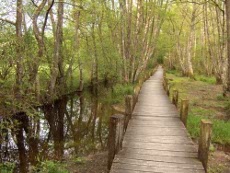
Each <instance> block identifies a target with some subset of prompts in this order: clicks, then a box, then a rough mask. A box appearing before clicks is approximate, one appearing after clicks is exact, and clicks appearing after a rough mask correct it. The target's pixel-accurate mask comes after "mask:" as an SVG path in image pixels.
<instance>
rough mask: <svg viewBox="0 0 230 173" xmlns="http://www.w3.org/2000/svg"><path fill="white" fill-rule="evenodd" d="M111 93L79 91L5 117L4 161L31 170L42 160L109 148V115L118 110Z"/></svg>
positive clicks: (1, 130)
mask: <svg viewBox="0 0 230 173" xmlns="http://www.w3.org/2000/svg"><path fill="white" fill-rule="evenodd" d="M108 93H110V92H104V93H103V94H98V95H100V97H98V96H95V94H91V93H90V92H88V91H86V92H76V93H72V94H70V95H66V96H63V97H62V98H60V99H59V100H56V101H54V102H53V103H52V104H47V105H43V106H41V107H39V108H36V111H35V110H33V111H29V113H25V112H19V113H17V114H16V115H14V116H12V117H11V118H8V119H3V118H1V119H0V156H1V157H0V162H1V163H6V162H9V163H15V164H16V166H15V169H14V172H15V173H16V172H20V173H27V172H29V169H30V167H31V165H36V164H37V163H38V162H39V161H43V160H49V159H53V160H59V161H60V160H63V159H68V158H71V157H79V156H83V155H87V154H89V153H92V152H95V151H98V150H103V149H105V148H106V145H107V136H108V120H109V116H110V115H111V114H113V113H115V111H114V110H113V108H112V107H111V106H110V104H109V103H108V102H107V101H106V100H107V97H108Z"/></svg>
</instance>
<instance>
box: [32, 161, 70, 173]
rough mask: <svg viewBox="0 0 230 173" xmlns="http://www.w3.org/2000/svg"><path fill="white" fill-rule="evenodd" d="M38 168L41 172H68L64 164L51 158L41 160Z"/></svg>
mask: <svg viewBox="0 0 230 173" xmlns="http://www.w3.org/2000/svg"><path fill="white" fill-rule="evenodd" d="M38 169H39V172H42V173H69V171H68V170H67V169H66V165H65V164H63V163H60V162H56V161H51V160H47V161H44V162H41V163H40V166H39V168H38ZM35 172H36V171H35Z"/></svg>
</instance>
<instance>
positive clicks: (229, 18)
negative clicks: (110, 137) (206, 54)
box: [225, 0, 230, 95]
mask: <svg viewBox="0 0 230 173" xmlns="http://www.w3.org/2000/svg"><path fill="white" fill-rule="evenodd" d="M225 3H226V4H225V5H226V22H227V59H228V66H227V80H226V81H227V82H226V83H227V85H226V89H225V94H227V95H230V94H229V93H230V0H226V1H225Z"/></svg>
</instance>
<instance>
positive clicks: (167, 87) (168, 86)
mask: <svg viewBox="0 0 230 173" xmlns="http://www.w3.org/2000/svg"><path fill="white" fill-rule="evenodd" d="M166 92H167V95H168V96H169V95H170V85H169V84H168V83H167V85H166Z"/></svg>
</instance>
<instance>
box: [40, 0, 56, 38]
mask: <svg viewBox="0 0 230 173" xmlns="http://www.w3.org/2000/svg"><path fill="white" fill-rule="evenodd" d="M53 5H54V0H52V2H51V4H50V6H49V8H48V10H47V11H46V16H45V21H44V24H43V26H42V36H44V33H45V27H46V24H47V19H48V16H49V13H50V10H51V9H52V7H53Z"/></svg>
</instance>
